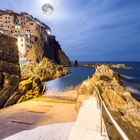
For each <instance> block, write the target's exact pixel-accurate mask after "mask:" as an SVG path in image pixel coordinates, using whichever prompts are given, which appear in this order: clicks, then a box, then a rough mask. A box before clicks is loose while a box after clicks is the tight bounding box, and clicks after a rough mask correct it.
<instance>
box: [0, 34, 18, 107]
mask: <svg viewBox="0 0 140 140" xmlns="http://www.w3.org/2000/svg"><path fill="white" fill-rule="evenodd" d="M19 80H20V67H19V57H18V47H17V40H16V39H15V38H12V37H10V36H7V35H4V34H0V108H2V107H3V106H4V104H5V103H6V101H7V100H8V98H9V97H10V96H11V94H12V93H13V92H14V91H15V90H16V89H17V88H18V85H19Z"/></svg>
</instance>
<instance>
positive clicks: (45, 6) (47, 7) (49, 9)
mask: <svg viewBox="0 0 140 140" xmlns="http://www.w3.org/2000/svg"><path fill="white" fill-rule="evenodd" d="M42 11H43V12H44V14H46V15H52V14H53V12H54V6H53V5H52V4H50V3H45V4H43V5H42Z"/></svg>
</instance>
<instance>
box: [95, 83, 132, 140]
mask: <svg viewBox="0 0 140 140" xmlns="http://www.w3.org/2000/svg"><path fill="white" fill-rule="evenodd" d="M95 90H96V93H97V96H98V97H99V99H100V101H101V106H102V105H103V107H104V109H105V111H106V113H107V115H108V116H109V118H110V120H111V121H112V123H113V124H114V126H115V127H116V129H117V131H118V132H119V134H120V135H121V136H122V138H123V139H124V140H129V138H128V137H127V135H126V134H125V133H124V131H123V130H122V129H121V127H120V126H119V125H118V123H117V122H116V121H115V120H114V118H113V117H112V115H111V114H110V112H109V110H108V109H107V107H106V105H105V103H104V101H103V100H102V98H101V95H100V93H99V90H98V89H97V87H96V86H95ZM101 111H102V110H101Z"/></svg>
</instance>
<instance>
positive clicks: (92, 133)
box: [69, 97, 108, 140]
mask: <svg viewBox="0 0 140 140" xmlns="http://www.w3.org/2000/svg"><path fill="white" fill-rule="evenodd" d="M100 124H101V112H100V109H99V108H98V107H97V101H96V98H95V97H90V98H89V99H87V100H85V101H84V103H83V106H82V107H81V108H80V111H79V113H78V117H77V120H76V123H75V125H74V127H73V128H72V130H71V133H70V137H69V140H108V138H107V136H106V135H107V134H105V136H101V134H100V126H101V125H100Z"/></svg>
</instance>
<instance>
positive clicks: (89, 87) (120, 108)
mask: <svg viewBox="0 0 140 140" xmlns="http://www.w3.org/2000/svg"><path fill="white" fill-rule="evenodd" d="M95 86H96V87H97V88H98V90H99V91H100V94H101V96H102V98H103V100H104V102H105V104H106V105H107V107H108V108H109V110H110V112H111V114H112V115H113V117H114V118H115V120H116V121H117V122H118V124H119V125H120V126H121V128H122V129H123V130H124V132H125V133H126V134H127V135H128V137H129V138H130V139H135V140H139V138H140V103H139V102H137V101H136V100H135V99H134V98H133V97H132V96H131V93H130V92H129V91H127V90H126V88H125V87H124V86H123V83H121V81H120V79H119V74H118V73H116V72H114V71H113V70H112V69H110V68H109V67H108V66H107V65H102V66H98V67H97V68H96V72H95V74H94V75H93V77H91V78H90V79H88V80H87V81H84V82H83V84H82V85H81V87H80V88H79V91H78V98H77V103H76V108H77V109H79V107H80V106H81V104H82V102H83V100H84V99H86V98H88V97H89V96H92V95H93V96H95ZM104 118H105V121H106V125H107V129H108V132H109V136H110V137H111V139H115V140H116V139H120V138H119V137H118V135H117V134H116V132H115V130H114V129H113V126H112V123H111V122H110V120H109V119H108V118H107V117H106V115H105V114H104Z"/></svg>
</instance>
